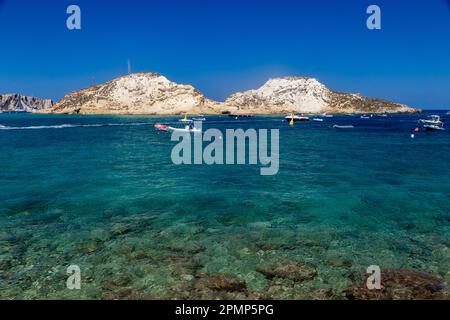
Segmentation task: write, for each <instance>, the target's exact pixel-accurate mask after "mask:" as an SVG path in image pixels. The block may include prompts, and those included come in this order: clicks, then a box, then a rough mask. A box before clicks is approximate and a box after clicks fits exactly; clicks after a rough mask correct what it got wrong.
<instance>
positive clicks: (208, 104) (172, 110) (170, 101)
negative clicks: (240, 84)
mask: <svg viewBox="0 0 450 320" xmlns="http://www.w3.org/2000/svg"><path fill="white" fill-rule="evenodd" d="M215 104H216V103H215V102H214V101H212V100H209V99H207V98H206V97H205V96H204V95H203V94H201V93H200V92H199V91H198V90H197V89H195V88H194V87H193V86H191V85H181V84H177V83H175V82H172V81H170V80H168V79H167V78H165V77H164V76H162V75H160V74H158V73H135V74H131V75H127V76H123V77H120V78H117V79H114V80H112V81H109V82H107V83H105V84H101V85H98V86H94V87H91V88H87V89H84V90H80V91H75V92H73V93H70V94H68V95H66V96H65V97H64V98H63V99H62V100H61V101H59V102H58V103H56V104H55V106H54V107H53V108H52V109H51V112H52V113H69V114H148V115H170V114H183V113H191V114H194V113H195V114H201V113H205V114H211V113H214V112H215V109H214V105H215Z"/></svg>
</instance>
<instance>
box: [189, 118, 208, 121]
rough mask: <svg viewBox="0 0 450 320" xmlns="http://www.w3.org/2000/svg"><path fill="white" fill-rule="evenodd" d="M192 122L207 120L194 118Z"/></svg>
mask: <svg viewBox="0 0 450 320" xmlns="http://www.w3.org/2000/svg"><path fill="white" fill-rule="evenodd" d="M192 121H206V118H192Z"/></svg>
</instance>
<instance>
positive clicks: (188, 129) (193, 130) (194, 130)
mask: <svg viewBox="0 0 450 320" xmlns="http://www.w3.org/2000/svg"><path fill="white" fill-rule="evenodd" d="M168 130H169V131H173V132H186V133H201V132H202V130H201V129H199V128H195V127H193V126H186V127H184V128H174V127H169V128H168Z"/></svg>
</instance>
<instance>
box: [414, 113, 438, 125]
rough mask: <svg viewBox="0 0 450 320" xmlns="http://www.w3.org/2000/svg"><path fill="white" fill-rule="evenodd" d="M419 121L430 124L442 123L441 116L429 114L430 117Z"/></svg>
mask: <svg viewBox="0 0 450 320" xmlns="http://www.w3.org/2000/svg"><path fill="white" fill-rule="evenodd" d="M419 122H421V123H426V124H432V125H441V124H443V123H442V121H441V117H440V116H437V115H432V116H430V119H420V120H419Z"/></svg>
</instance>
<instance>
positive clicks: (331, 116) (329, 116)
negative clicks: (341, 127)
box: [322, 113, 334, 118]
mask: <svg viewBox="0 0 450 320" xmlns="http://www.w3.org/2000/svg"><path fill="white" fill-rule="evenodd" d="M322 117H324V118H333V117H334V116H333V115H332V114H326V113H324V114H322Z"/></svg>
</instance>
